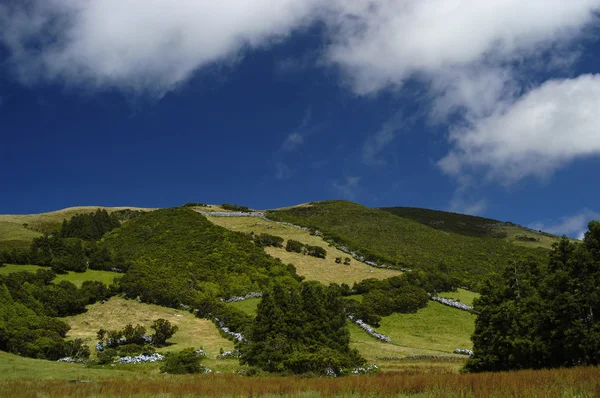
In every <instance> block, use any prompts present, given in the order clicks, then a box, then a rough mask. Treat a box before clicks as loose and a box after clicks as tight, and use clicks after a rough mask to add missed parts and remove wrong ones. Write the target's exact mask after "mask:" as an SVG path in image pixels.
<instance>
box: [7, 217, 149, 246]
mask: <svg viewBox="0 0 600 398" xmlns="http://www.w3.org/2000/svg"><path fill="white" fill-rule="evenodd" d="M98 209H104V210H106V211H107V212H109V213H114V212H117V211H126V210H134V211H150V210H153V209H148V208H141V207H102V206H78V207H69V208H66V209H62V210H57V211H51V212H47V213H40V214H0V250H3V249H12V248H14V247H16V248H26V247H29V244H30V243H31V240H32V239H33V238H36V237H38V236H41V235H42V233H44V232H52V231H54V230H56V229H57V228H59V227H60V225H61V223H62V222H63V220H65V219H69V218H71V217H73V216H74V215H76V214H84V213H93V212H95V211H97V210H98Z"/></svg>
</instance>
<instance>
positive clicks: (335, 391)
mask: <svg viewBox="0 0 600 398" xmlns="http://www.w3.org/2000/svg"><path fill="white" fill-rule="evenodd" d="M598 380H600V370H599V369H598V368H574V369H558V370H542V371H520V372H513V373H485V374H475V375H456V374H444V373H440V374H431V373H430V374H422V373H412V374H411V373H380V374H378V375H374V376H351V377H345V378H338V379H328V378H303V377H243V376H238V375H233V374H221V375H203V376H173V375H162V376H161V375H157V376H151V377H146V378H139V377H130V378H129V377H126V378H115V379H99V380H96V381H93V382H89V383H74V382H68V381H64V380H60V381H59V380H44V381H40V380H32V379H29V380H9V381H7V382H5V383H2V384H1V385H0V396H3V397H7V398H9V397H63V396H69V397H89V396H94V397H108V396H128V397H192V396H194V397H197V396H202V397H268V396H287V397H312V396H315V397H375V396H378V397H398V396H417V397H499V398H500V397H540V398H542V397H543V398H546V397H575V396H577V397H595V396H598V395H599V394H600V385H599V381H598Z"/></svg>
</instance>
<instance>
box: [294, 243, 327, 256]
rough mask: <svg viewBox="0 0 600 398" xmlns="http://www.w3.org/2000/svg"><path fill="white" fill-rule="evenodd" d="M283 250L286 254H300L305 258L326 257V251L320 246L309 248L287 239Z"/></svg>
mask: <svg viewBox="0 0 600 398" xmlns="http://www.w3.org/2000/svg"><path fill="white" fill-rule="evenodd" d="M285 250H287V251H288V252H295V253H302V254H305V255H307V256H313V257H318V258H325V257H327V250H325V249H323V248H322V247H321V246H311V245H305V244H304V243H302V242H299V241H297V240H294V239H289V240H288V241H287V243H286V245H285Z"/></svg>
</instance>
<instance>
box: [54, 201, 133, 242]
mask: <svg viewBox="0 0 600 398" xmlns="http://www.w3.org/2000/svg"><path fill="white" fill-rule="evenodd" d="M120 225H121V223H120V222H119V220H118V219H117V217H113V216H111V215H110V214H108V212H107V211H106V210H104V209H98V210H97V211H96V212H95V213H85V214H76V215H74V216H73V217H71V219H70V220H64V221H63V223H62V225H61V227H60V232H59V236H60V237H62V238H79V239H83V240H90V241H91V240H98V239H100V238H101V237H102V236H104V234H105V233H107V232H109V231H112V230H113V229H115V228H118V227H119V226H120Z"/></svg>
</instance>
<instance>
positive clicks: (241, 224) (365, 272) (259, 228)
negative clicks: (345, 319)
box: [208, 217, 400, 286]
mask: <svg viewBox="0 0 600 398" xmlns="http://www.w3.org/2000/svg"><path fill="white" fill-rule="evenodd" d="M208 219H209V220H210V221H212V222H213V223H214V224H217V225H220V226H222V227H225V228H227V229H230V230H232V231H238V232H246V233H249V232H254V233H255V234H260V233H268V234H271V235H277V236H281V237H282V238H284V239H285V240H286V241H287V240H288V239H294V240H297V241H300V242H302V243H304V244H308V245H313V246H321V247H322V248H324V249H325V250H327V258H326V259H320V258H316V257H311V256H305V255H302V254H299V253H290V252H287V251H286V250H285V249H280V248H275V247H267V248H265V251H266V252H267V253H268V254H269V255H271V256H273V257H276V258H279V259H281V261H283V262H284V263H292V264H294V265H295V266H296V270H297V271H298V274H299V275H302V276H304V277H305V278H306V279H307V280H316V281H319V282H321V283H324V284H329V283H332V282H335V283H340V284H341V283H347V284H348V285H350V286H352V284H353V283H354V282H360V281H362V280H364V279H367V278H377V279H385V278H389V277H392V276H395V275H399V274H400V271H395V270H386V269H378V268H373V267H369V266H368V265H366V264H363V263H360V262H358V261H356V260H354V259H352V261H351V263H350V265H344V264H337V263H336V262H335V258H336V257H342V258H344V257H347V256H348V255H347V254H346V253H344V252H342V251H340V250H338V249H336V248H335V247H330V246H329V244H328V243H327V242H325V241H324V240H323V239H322V238H320V237H318V236H312V235H310V234H309V233H308V232H307V231H304V230H301V229H298V228H294V227H290V226H287V225H282V224H278V223H275V222H273V221H268V220H263V219H260V218H255V217H208ZM284 244H285V243H284Z"/></svg>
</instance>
